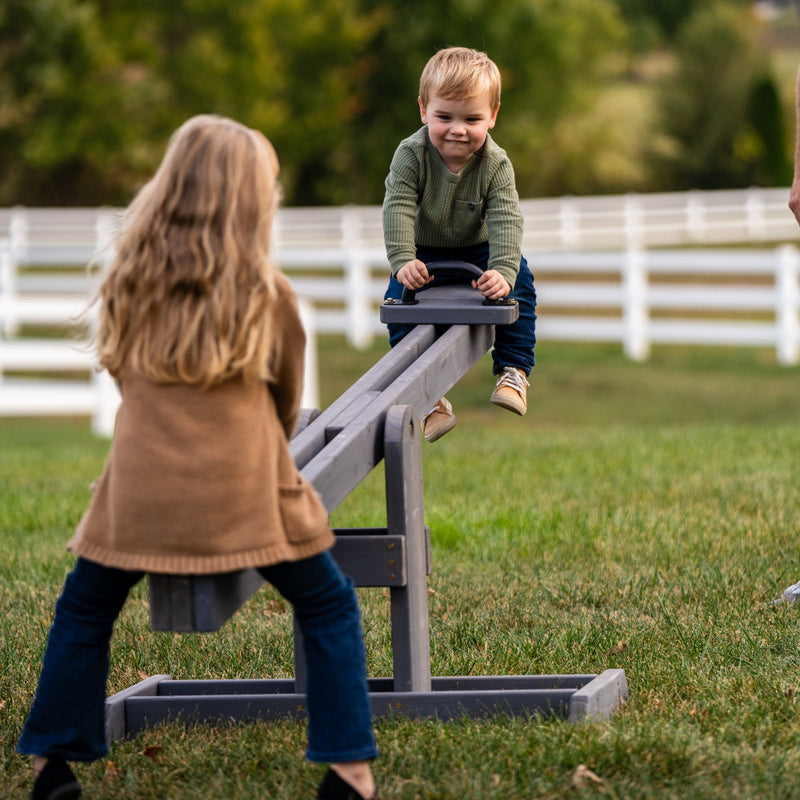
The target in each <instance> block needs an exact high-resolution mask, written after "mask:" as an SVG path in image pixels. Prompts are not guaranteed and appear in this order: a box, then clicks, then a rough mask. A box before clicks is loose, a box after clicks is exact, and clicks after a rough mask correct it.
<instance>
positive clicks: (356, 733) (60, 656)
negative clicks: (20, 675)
mask: <svg viewBox="0 0 800 800" xmlns="http://www.w3.org/2000/svg"><path fill="white" fill-rule="evenodd" d="M259 571H260V572H261V574H262V575H263V576H264V578H265V579H266V580H267V581H269V582H270V583H271V584H272V585H273V586H275V588H276V589H277V590H278V591H279V592H280V593H281V594H282V595H283V596H284V597H285V598H286V599H287V600H288V601H289V602H290V603H291V604H292V605H293V606H294V609H295V612H296V614H297V621H298V624H299V626H300V629H301V631H302V634H303V643H304V648H305V655H306V667H307V683H308V692H307V697H306V701H307V704H308V719H309V723H308V727H309V730H308V751H307V757H308V759H309V760H310V761H317V762H323V763H329V762H331V761H360V760H362V759H371V758H375V757H376V756H377V754H378V753H377V749H376V746H375V740H374V737H373V733H372V725H371V719H370V708H369V698H368V693H367V692H368V689H367V677H366V666H365V656H364V643H363V638H362V630H361V613H360V610H359V607H358V600H357V598H356V594H355V591H354V590H353V583H352V581H351V580H350V579H349V578H348V577H346V576H345V575H343V574H342V572H341V570H340V569H339V567H338V565H337V564H336V562H335V561H334V559H333V557H332V556H331V555H330V553H328V552H325V553H322V554H321V555H318V556H313V557H312V558H308V559H304V560H302V561H297V562H283V563H280V564H275V565H274V566H270V567H261V568H260V569H259ZM142 574H143V573H141V572H128V571H123V570H119V569H114V568H112V567H104V566H101V565H100V564H96V563H94V562H92V561H87V560H86V559H83V558H79V559H78V562H77V564H76V565H75V569H74V570H73V571H72V572H71V573H70V574H69V575H68V576H67V580H66V582H65V583H64V589H63V591H62V593H61V596H60V597H59V599H58V602H57V603H56V613H55V617H54V619H53V624H52V627H51V629H50V636H49V639H48V642H47V649H46V650H45V655H44V664H43V667H42V672H41V675H40V678H39V686H38V688H37V691H36V697H35V698H34V701H33V705H32V707H31V711H30V714H29V716H28V719H27V721H26V722H25V726H24V728H23V731H22V735H21V736H20V739H19V742H18V743H17V752H19V753H21V754H23V755H41V756H47V757H53V756H59V757H61V758H63V759H64V760H65V761H93V760H95V759H98V758H101V757H102V756H104V755H105V754H106V753H107V747H106V736H105V720H104V713H105V699H106V679H107V676H108V666H109V642H110V639H111V633H112V630H113V627H114V622H115V621H116V619H117V616H118V615H119V612H120V610H121V609H122V606H123V605H124V603H125V600H126V598H127V596H128V592H129V591H130V589H131V588H132V587H133V586H134V585H135V584H136V583H137V582H138V581H139V580H140V579H141V578H142Z"/></svg>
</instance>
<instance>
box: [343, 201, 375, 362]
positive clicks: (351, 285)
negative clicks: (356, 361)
mask: <svg viewBox="0 0 800 800" xmlns="http://www.w3.org/2000/svg"><path fill="white" fill-rule="evenodd" d="M342 245H343V247H344V252H345V265H344V268H345V273H346V280H345V286H346V291H347V297H346V298H345V302H346V303H347V340H348V341H349V342H350V344H352V345H353V347H357V348H359V349H363V348H365V347H368V346H369V344H370V343H371V342H372V324H371V319H370V306H369V263H368V261H367V258H366V253H365V251H364V244H363V240H362V236H361V219H360V217H359V215H358V213H357V211H355V210H354V209H345V212H344V213H343V214H342Z"/></svg>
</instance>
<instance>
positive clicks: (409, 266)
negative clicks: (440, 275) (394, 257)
mask: <svg viewBox="0 0 800 800" xmlns="http://www.w3.org/2000/svg"><path fill="white" fill-rule="evenodd" d="M395 278H397V280H398V281H400V283H402V284H403V286H405V287H406V288H407V289H421V288H422V287H423V286H424V285H425V284H426V283H428V282H430V281H431V280H432V276H431V275H430V274H428V268H427V267H426V266H425V264H424V262H422V261H419V260H418V259H416V258H415V259H414V260H413V261H408V262H406V263H405V264H403V266H402V267H400V269H399V270H397V274H396V275H395Z"/></svg>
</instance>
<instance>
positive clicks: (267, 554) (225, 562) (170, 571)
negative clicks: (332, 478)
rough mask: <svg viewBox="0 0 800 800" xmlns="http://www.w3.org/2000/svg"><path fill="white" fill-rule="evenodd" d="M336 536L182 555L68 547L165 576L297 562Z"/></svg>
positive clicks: (331, 542) (102, 561)
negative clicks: (252, 547) (241, 549)
mask: <svg viewBox="0 0 800 800" xmlns="http://www.w3.org/2000/svg"><path fill="white" fill-rule="evenodd" d="M335 542H336V538H335V537H334V536H333V534H332V533H330V531H327V532H326V533H325V534H323V535H321V536H315V537H314V538H313V539H308V540H307V541H305V542H300V543H295V542H292V543H289V542H281V543H280V544H275V545H270V546H268V547H260V548H256V549H254V550H246V551H243V552H237V553H225V554H218V555H206V556H202V555H185V554H168V553H157V554H156V553H132V552H121V551H119V550H115V549H112V548H110V547H106V546H104V545H99V544H95V543H93V542H87V541H75V540H74V539H73V540H71V541H70V542H69V543H68V544H67V550H70V551H71V552H73V553H75V554H76V555H78V556H80V557H81V558H85V559H88V560H89V561H94V562H96V563H98V564H102V565H104V566H106V567H115V568H117V569H123V570H128V571H132V572H155V573H163V574H167V575H212V574H215V573H221V572H235V571H236V570H240V569H247V568H249V567H268V566H270V565H272V564H277V563H279V562H281V561H300V560H301V559H304V558H311V556H315V555H318V554H319V553H321V552H323V551H325V550H328V549H330V548H331V547H332V546H333V545H334V543H335Z"/></svg>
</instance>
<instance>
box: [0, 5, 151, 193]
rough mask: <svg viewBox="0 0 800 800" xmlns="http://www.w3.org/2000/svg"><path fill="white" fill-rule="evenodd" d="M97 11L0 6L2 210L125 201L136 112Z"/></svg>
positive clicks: (80, 7) (91, 8)
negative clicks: (25, 205) (127, 153)
mask: <svg viewBox="0 0 800 800" xmlns="http://www.w3.org/2000/svg"><path fill="white" fill-rule="evenodd" d="M97 11H98V9H97V8H96V7H95V6H93V5H91V4H87V3H83V2H78V0H39V2H35V3H33V2H26V0H6V1H5V2H4V4H3V5H2V7H0V109H2V110H0V199H1V200H2V202H6V203H9V202H13V203H36V204H40V205H61V204H71V203H74V202H75V200H76V199H78V200H79V201H80V202H84V203H93V204H94V203H102V202H115V201H117V200H120V199H121V197H122V195H123V192H122V187H124V186H125V185H126V183H127V182H128V180H129V179H130V178H131V165H132V164H135V160H136V154H135V153H133V154H132V155H131V156H129V157H128V158H126V159H121V158H120V154H121V153H123V152H125V151H126V150H128V148H129V147H131V145H133V144H135V142H136V137H135V136H132V135H131V134H130V131H129V126H130V124H131V122H132V121H133V120H135V119H136V118H137V114H136V109H135V108H134V107H132V106H131V104H129V103H128V99H129V98H128V96H127V94H126V93H125V92H124V91H121V89H122V88H124V86H125V82H126V75H125V71H124V69H123V66H124V65H123V64H122V63H121V62H120V61H119V59H118V55H117V53H116V52H115V50H114V48H113V46H112V43H110V42H109V41H108V39H107V38H106V37H105V36H103V34H102V30H101V25H100V22H99V19H98V13H97ZM98 120H99V121H100V123H99V124H98ZM133 171H134V172H135V166H134V168H133Z"/></svg>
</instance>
